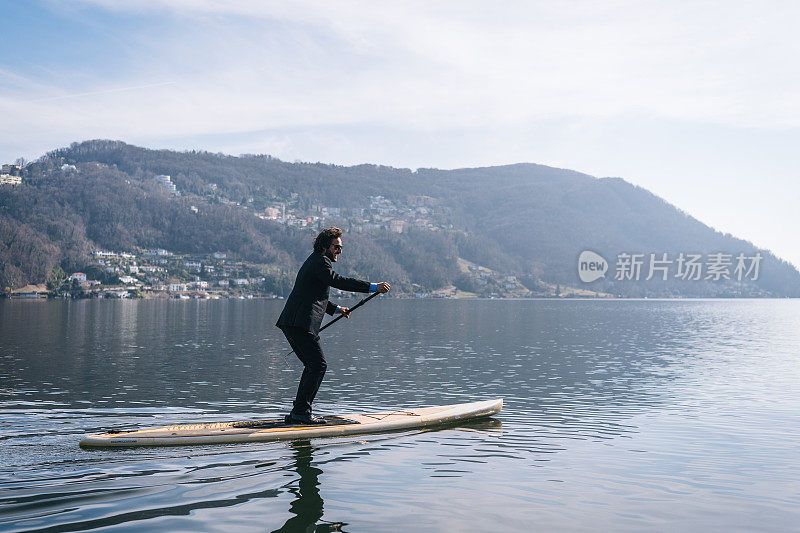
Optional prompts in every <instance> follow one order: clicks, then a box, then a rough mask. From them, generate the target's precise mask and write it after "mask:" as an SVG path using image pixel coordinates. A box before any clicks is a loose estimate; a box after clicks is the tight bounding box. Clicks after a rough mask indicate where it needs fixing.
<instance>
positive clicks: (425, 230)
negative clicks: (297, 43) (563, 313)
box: [0, 141, 800, 296]
mask: <svg viewBox="0 0 800 533" xmlns="http://www.w3.org/2000/svg"><path fill="white" fill-rule="evenodd" d="M157 175H168V176H170V179H171V182H172V183H174V184H175V186H176V189H177V191H178V192H179V193H180V196H176V195H174V194H171V193H170V191H169V190H168V189H167V188H165V186H164V185H163V184H162V183H160V182H159V181H157V180H156V179H155V176H157ZM277 213H279V214H277ZM276 217H277V218H276ZM308 221H311V222H310V223H308ZM306 223H308V225H307V226H305V227H302V224H306ZM319 224H323V225H330V224H338V225H341V226H342V227H343V229H345V230H346V231H347V235H346V237H345V242H346V250H345V256H344V257H343V262H342V265H341V266H340V267H339V268H340V270H342V271H343V272H347V273H349V274H351V275H358V276H364V277H368V278H371V279H378V278H380V279H389V280H391V281H394V282H395V283H396V284H397V285H398V287H402V288H404V289H405V290H408V291H411V290H417V289H419V288H421V289H424V290H434V289H438V288H442V287H446V286H448V285H451V284H453V283H455V284H456V285H457V286H459V285H469V286H470V287H471V288H472V289H474V288H475V282H476V281H480V280H476V279H469V276H470V274H469V273H466V274H465V273H464V272H463V271H462V269H460V268H459V266H458V258H459V257H460V258H463V259H465V260H467V261H469V262H471V263H473V264H476V265H483V266H485V267H487V268H489V269H492V270H493V271H496V272H501V273H504V274H507V275H509V276H515V277H516V278H517V279H518V280H519V281H521V282H522V283H523V284H525V285H526V286H528V287H529V288H531V289H533V290H534V291H537V290H539V289H540V288H541V287H543V286H545V285H547V286H550V285H554V284H555V285H566V286H572V287H578V288H588V289H591V290H594V291H603V292H608V293H612V294H620V295H627V296H738V295H752V296H769V295H775V296H800V273H798V271H797V270H796V269H795V268H794V267H792V266H791V265H789V264H788V263H786V262H784V261H781V260H780V259H778V258H776V257H775V256H774V255H773V254H771V253H769V252H767V251H764V250H761V251H760V253H761V255H762V256H763V260H762V261H761V263H760V265H759V269H760V270H759V277H758V279H757V280H755V281H753V280H750V279H747V278H746V279H743V280H742V282H738V281H737V280H736V279H735V276H733V278H734V279H732V280H727V281H726V280H724V279H723V280H722V281H712V280H705V279H701V280H700V281H688V280H685V279H680V278H676V277H675V276H674V275H673V273H672V272H670V274H669V279H668V280H667V281H661V280H660V279H658V280H657V279H651V280H645V279H644V278H645V277H646V276H647V264H645V265H644V267H643V272H642V276H641V277H640V279H639V280H638V281H637V280H635V279H634V280H624V281H622V280H620V281H617V280H615V279H614V277H615V262H616V260H617V258H618V256H619V255H620V254H623V253H629V254H633V253H638V254H643V255H644V256H645V258H646V259H649V254H650V253H655V254H658V256H659V257H660V256H661V254H663V253H666V254H668V257H669V258H670V260H675V259H676V258H677V257H678V255H679V254H681V253H686V254H688V253H697V254H701V255H703V257H704V259H705V258H707V257H708V255H709V254H713V253H720V252H723V253H727V254H730V255H731V259H732V260H734V258H735V257H736V255H737V254H740V253H741V254H744V255H746V256H748V257H751V256H755V254H756V252H758V249H757V248H756V246H754V245H753V244H751V243H748V242H746V241H742V240H740V239H736V238H734V237H733V236H730V235H724V234H722V233H719V232H717V231H714V230H713V229H712V228H709V227H708V226H705V225H704V224H702V223H700V222H699V221H697V220H696V219H694V218H692V217H691V216H689V215H687V214H686V213H684V212H682V211H680V210H679V209H677V208H675V207H674V206H672V205H670V204H668V203H666V202H665V201H663V200H662V199H660V198H658V197H656V196H654V195H653V194H651V193H649V192H648V191H646V190H644V189H642V188H639V187H635V186H633V185H631V184H629V183H627V182H626V181H624V180H622V179H619V178H603V179H597V178H594V177H591V176H588V175H585V174H580V173H577V172H573V171H569V170H562V169H555V168H551V167H546V166H542V165H534V164H519V165H510V166H502V167H489V168H475V169H460V170H450V171H447V170H436V169H419V170H418V171H411V170H409V169H396V168H391V167H384V166H375V165H359V166H353V167H344V166H336V165H325V164H311V163H287V162H284V161H280V160H278V159H275V158H272V157H269V156H241V157H232V156H226V155H220V154H211V153H206V152H174V151H167V150H148V149H144V148H139V147H135V146H131V145H128V144H125V143H123V142H119V141H87V142H83V143H74V144H73V145H71V146H70V147H68V148H63V149H59V150H55V151H53V152H51V153H49V154H47V155H46V156H44V157H42V158H41V159H39V160H38V161H36V162H34V163H31V164H29V165H28V166H27V167H26V169H25V171H24V172H23V184H22V185H17V186H10V185H6V186H0V288H2V287H3V286H20V285H24V284H27V283H34V282H42V281H44V279H45V277H46V276H47V273H48V272H49V271H50V269H51V268H52V267H53V266H55V265H61V266H62V267H63V268H64V269H65V270H67V271H70V270H76V269H80V268H83V267H84V266H85V265H86V264H87V263H88V262H89V256H88V254H89V252H90V251H91V250H92V249H97V248H102V249H108V250H116V251H126V250H135V249H146V248H164V249H168V250H172V251H175V252H182V253H197V254H209V253H212V252H215V251H225V252H227V253H229V254H231V256H233V257H236V258H238V259H241V260H245V261H249V262H251V263H254V264H261V265H264V272H265V273H266V275H267V276H273V277H275V278H276V280H277V278H281V280H282V281H281V282H280V283H278V282H277V281H275V286H276V287H283V288H284V289H281V290H285V287H287V286H289V285H290V282H291V279H292V278H293V276H294V270H295V269H296V268H297V266H298V265H299V263H300V262H301V261H302V260H303V259H304V258H305V256H306V255H307V253H308V252H309V250H310V246H311V241H312V239H313V236H314V234H315V233H316V230H317V228H316V226H318V225H319ZM584 250H592V251H594V252H597V253H599V254H600V255H602V256H603V257H604V258H605V259H606V260H607V261H608V263H609V265H608V268H609V271H608V272H607V273H606V276H605V277H604V278H602V279H600V280H597V281H594V282H592V283H583V282H582V281H580V280H579V279H578V275H577V260H578V256H579V254H580V253H581V252H582V251H584ZM734 262H735V261H734ZM673 268H674V265H673ZM732 268H733V265H731V270H732ZM655 277H656V278H659V276H655ZM703 277H705V272H704V273H703Z"/></svg>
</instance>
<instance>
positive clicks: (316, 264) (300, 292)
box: [275, 252, 370, 334]
mask: <svg viewBox="0 0 800 533" xmlns="http://www.w3.org/2000/svg"><path fill="white" fill-rule="evenodd" d="M369 286H370V283H369V282H368V281H362V280H360V279H355V278H345V277H343V276H340V275H339V274H337V273H336V272H334V271H333V265H332V264H331V260H330V259H328V258H327V257H326V256H325V255H323V254H318V253H316V252H314V253H312V254H311V255H310V256H308V259H306V261H305V263H303V266H301V267H300V271H299V272H298V273H297V279H296V280H295V282H294V288H292V292H291V294H289V298H288V299H287V300H286V305H285V306H283V312H282V313H281V316H280V318H278V322H277V324H275V325H276V326H278V327H279V328H281V327H286V326H294V327H298V328H303V329H304V330H306V331H310V332H312V333H314V334H316V333H318V332H319V327H320V325H321V324H322V316H323V315H324V314H325V313H328V314H329V315H332V314H333V313H335V312H336V306H335V305H334V304H332V303H331V302H329V301H328V298H329V296H330V287H336V288H337V289H341V290H343V291H351V292H369Z"/></svg>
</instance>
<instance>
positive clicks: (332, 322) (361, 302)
mask: <svg viewBox="0 0 800 533" xmlns="http://www.w3.org/2000/svg"><path fill="white" fill-rule="evenodd" d="M379 294H381V293H379V292H373V293H372V294H370V295H369V296H367V297H366V298H364V299H363V300H361V301H360V302H358V303H357V304H356V305H354V306H353V307H351V308H350V311H348V312H347V314H348V315H349V314H350V313H352V312H353V311H355V310H356V309H358V308H359V307H361V306H362V305H364V304H365V303H367V302H368V301H370V300H372V299H373V298H375V297H376V296H377V295H379ZM344 316H345V315H339V316H337V317H336V318H334V319H333V320H331V321H330V322H328V323H327V324H325V325H324V326H322V327H321V328H319V330H320V331H322V330H323V329H325V328H327V327H328V326H332V325H333V324H334V323H335V322H336V321H337V320H339V319H340V318H344Z"/></svg>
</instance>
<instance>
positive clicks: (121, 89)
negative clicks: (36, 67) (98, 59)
mask: <svg viewBox="0 0 800 533" xmlns="http://www.w3.org/2000/svg"><path fill="white" fill-rule="evenodd" d="M169 85H177V83H176V82H174V81H167V82H163V83H151V84H148V85H137V86H134V87H119V88H116V89H105V90H102V91H91V92H85V93H76V94H64V95H60V96H52V97H48V98H38V99H36V100H27V101H26V103H30V104H34V103H39V102H55V101H58V100H68V99H70V98H81V97H84V96H100V95H105V94H114V93H121V92H127V91H138V90H140V89H151V88H153V87H166V86H169Z"/></svg>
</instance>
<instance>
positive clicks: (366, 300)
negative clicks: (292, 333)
mask: <svg viewBox="0 0 800 533" xmlns="http://www.w3.org/2000/svg"><path fill="white" fill-rule="evenodd" d="M379 294H381V293H380V292H373V293H372V294H370V295H369V296H367V297H366V298H364V299H363V300H361V301H360V302H358V303H357V304H356V305H354V306H353V307H351V308H350V310H349V311H348V312H347V314H348V315H350V313H352V312H353V311H355V310H356V309H358V308H359V307H361V306H362V305H364V304H365V303H367V302H368V301H370V300H372V299H373V298H375V297H376V296H377V295H379ZM344 316H345V315H339V316H337V317H336V318H334V319H333V320H331V321H330V322H328V323H327V324H325V325H324V326H322V327H321V328H319V330H320V331H322V330H323V329H325V328H327V327H328V326H332V325H333V324H335V323H336V321H337V320H339V319H340V318H343V317H344ZM292 353H294V349H292V350H289V351H288V352H287V353H286V355H287V356H288V355H291V354H292Z"/></svg>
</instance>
